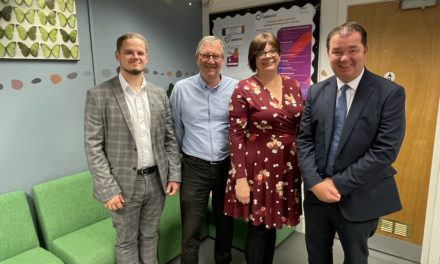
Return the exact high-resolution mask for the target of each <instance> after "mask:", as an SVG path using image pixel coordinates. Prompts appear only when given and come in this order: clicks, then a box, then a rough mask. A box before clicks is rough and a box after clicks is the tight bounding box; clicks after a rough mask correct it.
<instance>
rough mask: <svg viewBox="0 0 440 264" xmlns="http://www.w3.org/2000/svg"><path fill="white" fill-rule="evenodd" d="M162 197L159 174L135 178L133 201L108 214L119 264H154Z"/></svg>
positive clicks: (163, 198)
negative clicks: (114, 234) (113, 229)
mask: <svg viewBox="0 0 440 264" xmlns="http://www.w3.org/2000/svg"><path fill="white" fill-rule="evenodd" d="M164 202H165V193H164V191H163V187H162V184H161V183H160V178H159V174H158V172H157V171H156V172H153V173H152V174H147V175H138V176H137V179H136V187H135V190H134V193H133V196H132V198H131V199H130V200H129V201H126V202H125V203H124V204H123V208H122V209H119V210H117V211H110V215H111V218H112V221H113V226H114V228H115V229H116V246H115V247H116V262H117V263H118V264H138V263H142V264H144V263H145V264H146V263H148V264H150V263H151V264H156V263H157V241H158V230H159V222H160V215H161V213H162V210H163V207H164Z"/></svg>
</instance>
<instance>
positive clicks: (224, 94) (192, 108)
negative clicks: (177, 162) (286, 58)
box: [170, 74, 238, 161]
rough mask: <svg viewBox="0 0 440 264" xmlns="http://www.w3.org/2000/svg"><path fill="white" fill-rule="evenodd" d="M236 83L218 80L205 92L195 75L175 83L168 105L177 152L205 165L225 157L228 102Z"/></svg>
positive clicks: (202, 83)
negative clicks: (172, 121)
mask: <svg viewBox="0 0 440 264" xmlns="http://www.w3.org/2000/svg"><path fill="white" fill-rule="evenodd" d="M237 82H238V81H237V80H235V79H232V78H229V77H225V76H222V77H221V81H220V83H219V84H218V86H216V87H214V88H209V87H208V85H207V84H206V82H205V81H203V79H202V78H201V77H200V74H197V75H194V76H192V77H189V78H186V79H183V80H180V81H178V82H177V83H176V85H175V86H174V89H173V92H172V94H171V98H170V102H171V111H172V114H173V118H174V126H175V131H176V138H177V143H178V144H179V148H180V150H181V151H183V152H184V153H185V154H187V155H191V156H194V157H197V158H200V159H203V160H208V161H220V160H223V159H225V158H226V157H228V156H229V135H228V115H229V99H230V98H231V95H232V93H233V91H234V88H235V86H236V85H237Z"/></svg>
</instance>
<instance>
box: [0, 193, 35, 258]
mask: <svg viewBox="0 0 440 264" xmlns="http://www.w3.org/2000/svg"><path fill="white" fill-rule="evenodd" d="M0 208H1V211H0V261H2V260H5V259H9V258H11V257H13V256H16V255H18V254H21V253H23V252H26V251H27V250H30V249H33V248H36V247H38V246H39V242H38V238H37V233H36V232H35V227H34V223H33V220H32V216H31V212H30V210H29V204H28V202H27V200H26V197H25V195H24V192H22V191H16V192H10V193H5V194H1V195H0Z"/></svg>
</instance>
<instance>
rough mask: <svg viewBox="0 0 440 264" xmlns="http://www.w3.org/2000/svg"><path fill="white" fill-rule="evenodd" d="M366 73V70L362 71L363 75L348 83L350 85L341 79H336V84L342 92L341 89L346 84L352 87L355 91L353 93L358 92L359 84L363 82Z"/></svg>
mask: <svg viewBox="0 0 440 264" xmlns="http://www.w3.org/2000/svg"><path fill="white" fill-rule="evenodd" d="M364 71H365V68H363V69H362V72H361V74H359V75H358V77H356V78H354V80H353V81H351V82H348V83H344V82H342V81H341V80H340V79H339V78H336V83H337V85H338V91H339V90H341V87H342V86H343V85H344V84H347V85H348V86H350V88H351V89H353V91H356V89H357V87H358V86H359V82H360V81H361V79H362V76H363V75H364Z"/></svg>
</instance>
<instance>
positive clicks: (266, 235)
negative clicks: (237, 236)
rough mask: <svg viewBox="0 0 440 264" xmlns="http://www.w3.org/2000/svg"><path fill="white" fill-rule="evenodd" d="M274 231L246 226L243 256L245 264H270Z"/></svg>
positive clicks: (272, 254) (273, 246) (261, 226)
mask: <svg viewBox="0 0 440 264" xmlns="http://www.w3.org/2000/svg"><path fill="white" fill-rule="evenodd" d="M276 235H277V233H276V230H275V229H274V228H269V229H267V228H266V227H265V225H259V226H254V225H252V224H251V223H249V224H248V234H247V237H246V246H245V256H246V263H247V264H270V263H272V262H273V256H274V254H275V242H276Z"/></svg>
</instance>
